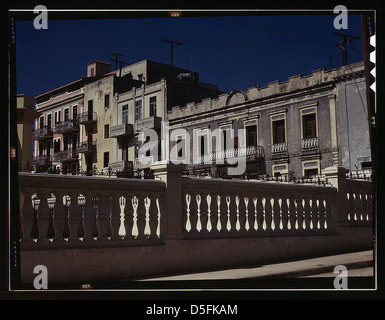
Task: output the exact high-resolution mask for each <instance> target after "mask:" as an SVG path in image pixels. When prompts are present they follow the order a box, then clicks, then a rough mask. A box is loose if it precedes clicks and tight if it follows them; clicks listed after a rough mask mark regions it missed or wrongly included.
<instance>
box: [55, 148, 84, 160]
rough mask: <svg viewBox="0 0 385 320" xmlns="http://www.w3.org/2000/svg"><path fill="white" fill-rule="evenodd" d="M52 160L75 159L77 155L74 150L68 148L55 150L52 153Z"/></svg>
mask: <svg viewBox="0 0 385 320" xmlns="http://www.w3.org/2000/svg"><path fill="white" fill-rule="evenodd" d="M53 160H54V161H58V162H66V161H76V160H78V155H77V154H76V152H75V150H73V149H68V150H63V151H59V152H55V153H54V154H53Z"/></svg>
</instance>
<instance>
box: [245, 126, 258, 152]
mask: <svg viewBox="0 0 385 320" xmlns="http://www.w3.org/2000/svg"><path fill="white" fill-rule="evenodd" d="M246 145H247V146H248V147H252V146H256V145H257V125H252V126H247V127H246Z"/></svg>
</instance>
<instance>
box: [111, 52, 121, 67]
mask: <svg viewBox="0 0 385 320" xmlns="http://www.w3.org/2000/svg"><path fill="white" fill-rule="evenodd" d="M111 54H112V55H114V56H115V59H111V61H115V70H118V62H119V60H118V57H119V56H120V57H122V56H123V55H122V54H121V53H117V52H111Z"/></svg>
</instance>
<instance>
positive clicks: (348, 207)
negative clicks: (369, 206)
mask: <svg viewBox="0 0 385 320" xmlns="http://www.w3.org/2000/svg"><path fill="white" fill-rule="evenodd" d="M346 198H347V202H348V205H347V209H348V221H350V207H351V205H350V193H349V192H347V193H346Z"/></svg>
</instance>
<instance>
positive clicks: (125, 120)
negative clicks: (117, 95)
mask: <svg viewBox="0 0 385 320" xmlns="http://www.w3.org/2000/svg"><path fill="white" fill-rule="evenodd" d="M122 123H128V104H125V105H124V106H123V107H122Z"/></svg>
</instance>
